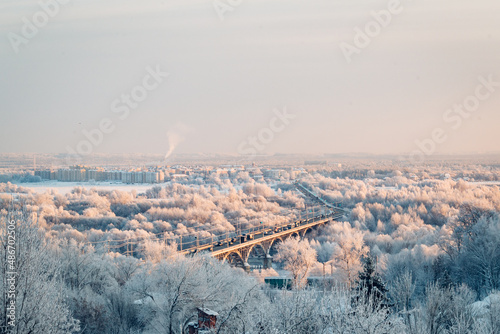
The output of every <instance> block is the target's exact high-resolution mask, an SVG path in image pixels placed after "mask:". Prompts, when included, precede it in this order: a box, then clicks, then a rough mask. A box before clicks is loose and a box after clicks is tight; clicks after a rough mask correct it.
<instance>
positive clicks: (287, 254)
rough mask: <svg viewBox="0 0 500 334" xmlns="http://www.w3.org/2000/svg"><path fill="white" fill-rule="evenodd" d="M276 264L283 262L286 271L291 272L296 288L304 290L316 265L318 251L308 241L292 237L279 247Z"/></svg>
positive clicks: (275, 258)
mask: <svg viewBox="0 0 500 334" xmlns="http://www.w3.org/2000/svg"><path fill="white" fill-rule="evenodd" d="M277 251H278V253H277V254H276V255H275V257H274V260H275V261H276V262H282V263H283V265H284V269H286V270H288V271H290V273H291V274H292V278H293V284H294V287H295V288H302V287H304V286H305V284H306V283H307V274H308V273H309V270H310V269H311V267H312V266H313V265H314V264H315V263H316V251H315V250H314V249H313V248H312V247H311V245H310V244H309V242H308V241H307V240H301V239H300V238H299V237H290V238H288V239H286V240H285V241H284V242H282V243H281V244H279V245H278V247H277Z"/></svg>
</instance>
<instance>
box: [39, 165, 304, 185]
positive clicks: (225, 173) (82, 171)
mask: <svg viewBox="0 0 500 334" xmlns="http://www.w3.org/2000/svg"><path fill="white" fill-rule="evenodd" d="M303 172H304V171H303V169H302V168H292V167H289V168H280V169H277V168H259V167H256V166H255V165H253V166H251V167H245V166H240V165H228V166H221V167H207V166H198V167H187V166H173V167H169V166H167V167H165V166H161V167H160V166H159V167H147V168H146V167H144V168H136V169H131V170H122V169H109V168H103V167H90V166H82V165H76V166H71V167H69V168H59V169H42V170H35V171H34V176H35V177H39V178H40V179H41V180H53V181H61V182H103V181H108V182H122V183H127V184H131V183H163V182H166V181H177V182H178V181H188V180H196V179H206V178H209V177H218V178H220V179H235V178H237V177H238V176H240V177H241V176H243V177H249V178H252V179H254V180H256V181H258V180H263V179H264V178H266V179H269V180H276V181H279V180H294V179H296V178H297V177H299V175H300V174H301V173H303ZM240 173H248V175H246V174H243V175H241V174H240Z"/></svg>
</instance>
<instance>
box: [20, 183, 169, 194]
mask: <svg viewBox="0 0 500 334" xmlns="http://www.w3.org/2000/svg"><path fill="white" fill-rule="evenodd" d="M166 184H167V183H155V184H149V183H147V184H143V183H138V184H125V183H121V182H93V183H89V182H59V181H44V182H37V183H16V185H17V186H20V187H23V188H29V189H32V190H33V191H34V192H36V193H39V194H41V193H44V192H46V191H47V190H49V189H54V190H56V191H57V192H58V193H59V194H62V195H64V194H67V193H70V192H71V190H73V188H75V187H83V188H85V189H92V188H95V189H99V190H121V191H132V190H136V191H137V193H143V192H145V191H146V190H147V189H150V188H152V187H154V186H162V187H163V186H165V185H166Z"/></svg>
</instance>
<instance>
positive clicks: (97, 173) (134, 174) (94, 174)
mask: <svg viewBox="0 0 500 334" xmlns="http://www.w3.org/2000/svg"><path fill="white" fill-rule="evenodd" d="M35 176H40V178H41V179H42V180H56V181H61V182H89V181H90V182H92V181H111V182H123V183H161V182H164V180H165V174H164V172H163V171H161V170H147V171H144V170H135V171H121V170H105V169H103V168H95V167H85V166H73V167H71V168H63V169H58V170H56V171H54V170H37V171H35Z"/></svg>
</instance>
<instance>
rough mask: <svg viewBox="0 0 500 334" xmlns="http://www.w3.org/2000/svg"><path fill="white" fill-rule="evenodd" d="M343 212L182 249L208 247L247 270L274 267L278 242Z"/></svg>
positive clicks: (195, 251)
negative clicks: (274, 256) (273, 257)
mask: <svg viewBox="0 0 500 334" xmlns="http://www.w3.org/2000/svg"><path fill="white" fill-rule="evenodd" d="M343 215H344V212H343V211H341V210H330V211H329V212H327V213H326V214H320V215H317V216H314V217H312V218H309V219H305V220H299V221H295V222H292V223H287V224H283V225H279V226H272V227H262V228H259V229H253V230H251V232H249V233H243V234H240V235H237V236H234V237H232V238H227V239H224V240H221V241H218V242H211V243H208V244H205V245H201V246H195V247H191V248H188V249H185V250H182V251H180V253H181V254H195V253H198V252H203V251H208V252H210V253H211V254H212V256H214V257H215V258H217V259H219V260H221V261H223V262H224V261H227V262H229V263H230V264H231V265H234V266H236V267H240V268H244V269H245V270H250V269H252V268H256V267H261V268H263V269H268V268H271V265H272V256H273V255H275V253H276V246H277V245H278V244H279V243H280V242H283V241H285V240H286V239H287V238H289V237H295V236H297V237H304V235H305V234H306V233H307V232H308V231H309V230H311V229H312V228H315V227H317V226H320V225H324V224H326V223H328V222H330V221H332V220H335V219H339V218H341V217H342V216H343ZM249 261H250V262H252V264H253V265H251V264H250V263H249ZM258 261H262V262H263V263H262V264H261V265H259V264H256V262H258Z"/></svg>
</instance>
